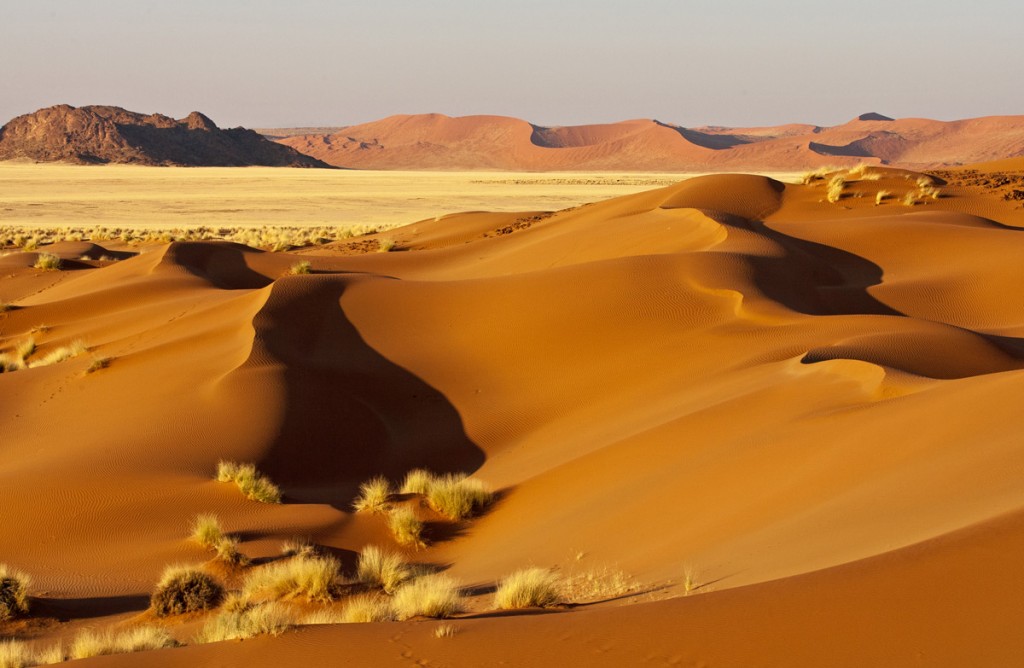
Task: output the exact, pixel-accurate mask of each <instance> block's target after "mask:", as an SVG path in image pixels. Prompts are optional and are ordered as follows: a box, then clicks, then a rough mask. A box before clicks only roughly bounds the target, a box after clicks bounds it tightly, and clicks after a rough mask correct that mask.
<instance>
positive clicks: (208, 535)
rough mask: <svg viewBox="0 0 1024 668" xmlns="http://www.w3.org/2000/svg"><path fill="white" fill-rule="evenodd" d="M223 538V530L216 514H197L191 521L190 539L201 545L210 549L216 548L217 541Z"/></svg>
mask: <svg viewBox="0 0 1024 668" xmlns="http://www.w3.org/2000/svg"><path fill="white" fill-rule="evenodd" d="M223 538H224V532H223V531H222V530H221V528H220V520H219V519H217V516H216V515H213V514H205V515H197V516H196V519H195V521H193V522H192V540H194V541H195V542H197V543H199V544H200V545H202V546H203V547H205V548H207V549H210V550H213V549H216V548H217V543H219V542H220V541H221V540H222V539H223Z"/></svg>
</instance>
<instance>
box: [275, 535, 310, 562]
mask: <svg viewBox="0 0 1024 668" xmlns="http://www.w3.org/2000/svg"><path fill="white" fill-rule="evenodd" d="M316 553H317V549H316V545H314V544H313V543H311V542H309V540H307V539H305V538H292V539H291V540H286V541H285V542H283V543H281V556H284V557H303V558H305V557H312V556H314V555H315V554H316Z"/></svg>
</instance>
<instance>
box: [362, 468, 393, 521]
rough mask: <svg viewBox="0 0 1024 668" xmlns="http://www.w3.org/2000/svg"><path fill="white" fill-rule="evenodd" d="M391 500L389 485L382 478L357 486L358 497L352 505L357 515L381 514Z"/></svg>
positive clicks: (378, 477) (385, 479)
mask: <svg viewBox="0 0 1024 668" xmlns="http://www.w3.org/2000/svg"><path fill="white" fill-rule="evenodd" d="M390 498H391V483H390V482H388V480H387V478H385V477H384V476H377V477H376V478H373V479H371V480H367V481H366V482H364V483H363V484H362V485H360V486H359V496H358V497H357V498H356V500H355V501H354V502H353V503H352V507H353V508H355V510H356V512H358V513H367V512H368V513H383V512H385V511H386V510H387V509H388V500H389V499H390Z"/></svg>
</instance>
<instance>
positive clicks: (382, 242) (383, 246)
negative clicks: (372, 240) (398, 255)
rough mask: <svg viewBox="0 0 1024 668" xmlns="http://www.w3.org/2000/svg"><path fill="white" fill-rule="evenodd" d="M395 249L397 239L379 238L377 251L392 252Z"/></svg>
mask: <svg viewBox="0 0 1024 668" xmlns="http://www.w3.org/2000/svg"><path fill="white" fill-rule="evenodd" d="M394 249H395V240H394V239H387V238H381V239H378V240H377V251H378V252H380V253H390V252H391V251H392V250H394Z"/></svg>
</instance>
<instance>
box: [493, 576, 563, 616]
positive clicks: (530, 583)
mask: <svg viewBox="0 0 1024 668" xmlns="http://www.w3.org/2000/svg"><path fill="white" fill-rule="evenodd" d="M561 598H562V591H561V583H560V582H559V579H558V577H557V576H556V575H555V574H554V573H552V572H551V571H549V570H547V569H544V568H526V569H523V570H521V571H516V572H515V573H512V574H511V575H508V576H506V577H505V578H503V579H502V581H501V582H500V583H498V589H497V591H495V592H494V607H495V608H498V609H500V610H517V609H520V608H543V607H548V606H552V605H555V604H557V603H559V602H561Z"/></svg>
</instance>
